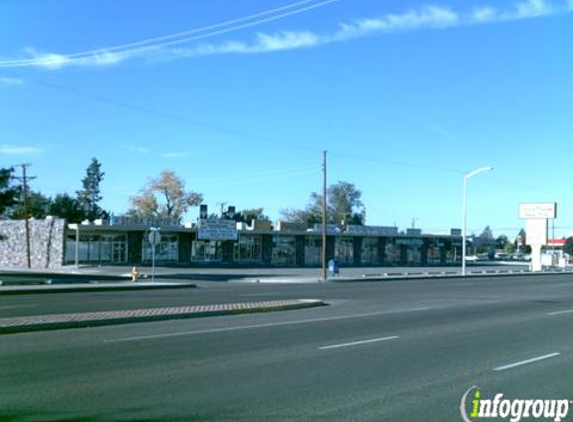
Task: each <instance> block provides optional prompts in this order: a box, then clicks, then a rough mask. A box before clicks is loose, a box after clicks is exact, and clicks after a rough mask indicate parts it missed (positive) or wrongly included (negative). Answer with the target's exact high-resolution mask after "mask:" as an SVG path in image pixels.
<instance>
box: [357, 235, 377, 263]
mask: <svg viewBox="0 0 573 422" xmlns="http://www.w3.org/2000/svg"><path fill="white" fill-rule="evenodd" d="M378 244H379V242H378V238H377V237H364V238H362V245H361V254H360V255H361V256H360V262H361V263H362V264H364V265H378V264H380V254H379V246H378Z"/></svg>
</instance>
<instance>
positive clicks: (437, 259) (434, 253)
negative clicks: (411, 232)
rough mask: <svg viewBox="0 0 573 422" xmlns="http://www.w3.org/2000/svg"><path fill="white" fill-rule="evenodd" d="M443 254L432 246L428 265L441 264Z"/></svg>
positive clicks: (438, 248) (436, 247)
mask: <svg viewBox="0 0 573 422" xmlns="http://www.w3.org/2000/svg"><path fill="white" fill-rule="evenodd" d="M441 259H442V252H441V248H440V247H438V246H430V247H429V248H428V264H429V265H437V264H440V263H441Z"/></svg>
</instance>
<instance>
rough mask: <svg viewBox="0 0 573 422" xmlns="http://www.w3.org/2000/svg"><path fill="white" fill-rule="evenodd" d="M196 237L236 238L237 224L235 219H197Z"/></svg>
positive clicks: (211, 238) (200, 238)
mask: <svg viewBox="0 0 573 422" xmlns="http://www.w3.org/2000/svg"><path fill="white" fill-rule="evenodd" d="M197 238H198V239H199V240H237V238H238V232H237V225H236V223H235V220H221V219H209V220H199V227H198V229H197Z"/></svg>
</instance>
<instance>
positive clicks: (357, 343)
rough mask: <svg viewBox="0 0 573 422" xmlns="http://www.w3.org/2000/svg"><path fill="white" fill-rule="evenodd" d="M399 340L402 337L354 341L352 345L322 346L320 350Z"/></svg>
mask: <svg viewBox="0 0 573 422" xmlns="http://www.w3.org/2000/svg"><path fill="white" fill-rule="evenodd" d="M397 338H400V337H399V336H390V337H382V338H373V339H370V340H361V341H353V342H350V343H341V344H332V345H330V346H322V347H319V349H320V350H327V349H338V348H339V347H349V346H358V345H361V344H368V343H376V342H378V341H386V340H395V339H397Z"/></svg>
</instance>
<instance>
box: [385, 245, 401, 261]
mask: <svg viewBox="0 0 573 422" xmlns="http://www.w3.org/2000/svg"><path fill="white" fill-rule="evenodd" d="M384 255H385V257H386V264H388V265H400V264H401V262H402V260H401V257H400V245H396V244H394V243H393V241H391V240H388V243H386V247H385V248H384Z"/></svg>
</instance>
